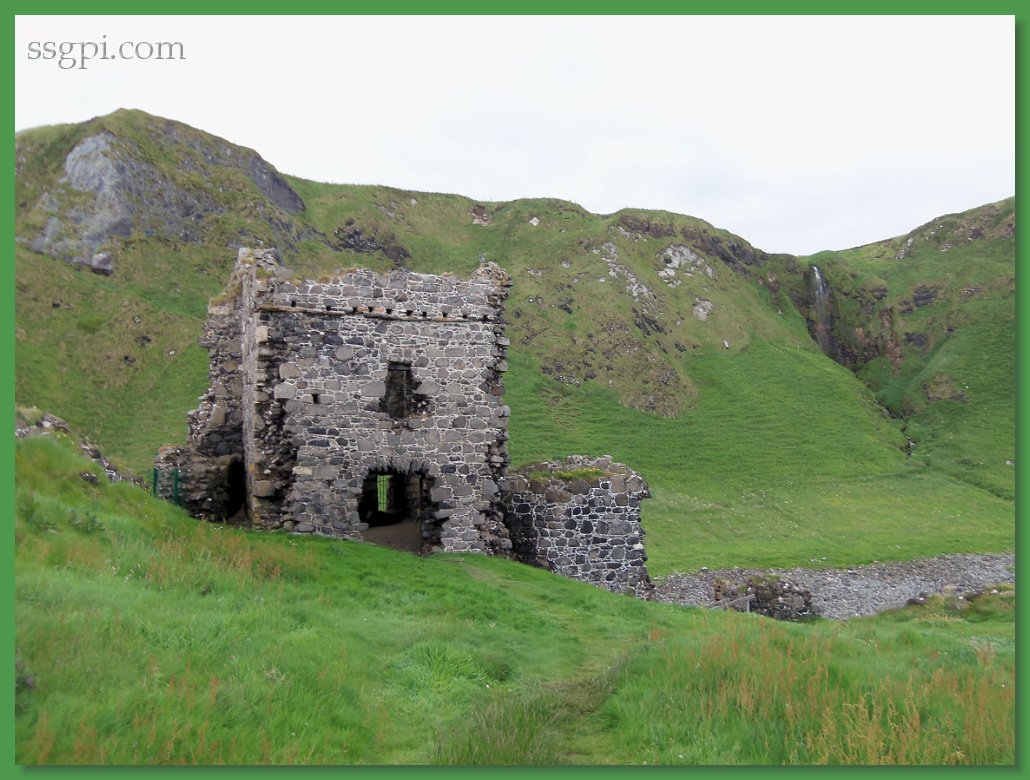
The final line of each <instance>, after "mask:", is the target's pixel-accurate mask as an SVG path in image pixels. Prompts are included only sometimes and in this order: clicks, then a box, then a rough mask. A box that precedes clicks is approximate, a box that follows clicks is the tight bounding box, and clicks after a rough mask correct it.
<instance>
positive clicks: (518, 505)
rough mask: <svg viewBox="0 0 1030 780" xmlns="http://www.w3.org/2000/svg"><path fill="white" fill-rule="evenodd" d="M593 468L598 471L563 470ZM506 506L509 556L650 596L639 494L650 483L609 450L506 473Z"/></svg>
mask: <svg viewBox="0 0 1030 780" xmlns="http://www.w3.org/2000/svg"><path fill="white" fill-rule="evenodd" d="M582 469H595V470H598V471H601V472H603V475H599V476H587V477H585V478H584V477H579V478H568V477H567V476H563V472H570V471H574V470H582ZM508 481H509V486H510V492H509V493H508V494H506V495H505V497H504V501H505V509H506V514H507V522H508V527H509V529H510V532H511V538H512V550H513V554H514V556H515V557H516V558H517V559H518V560H520V561H522V562H524V563H529V564H532V565H534V566H539V567H541V568H545V569H549V570H550V571H553V572H555V573H556V574H561V575H562V576H565V577H570V578H571V579H576V580H582V581H584V582H589V583H591V584H593V585H597V586H599V587H603V588H607V589H608V590H611V591H614V592H616V593H630V594H633V595H635V596H638V597H641V598H651V597H652V595H653V593H654V585H653V584H652V582H651V579H650V577H649V576H648V573H647V566H646V561H647V553H646V551H645V549H644V530H643V528H642V526H641V524H640V500H641V499H643V498H647V497H648V496H649V495H650V494H649V493H648V488H647V483H646V482H645V481H644V479H643V478H642V477H641V476H640V475H639V474H637V473H636V472H634V471H633V470H632V469H630V468H629V467H628V466H625V465H623V464H621V463H613V462H612V459H611V457H610V456H605V457H602V458H587V457H583V456H570V457H568V458H566V459H565V460H563V461H558V462H555V463H544V464H533V465H531V466H525V467H522V468H520V469H518V472H517V473H516V472H512V473H511V474H510V475H509V479H508Z"/></svg>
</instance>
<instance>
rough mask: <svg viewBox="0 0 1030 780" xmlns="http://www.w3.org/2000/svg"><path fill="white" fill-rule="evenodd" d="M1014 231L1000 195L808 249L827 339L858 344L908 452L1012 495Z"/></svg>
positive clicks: (863, 367) (864, 375) (864, 372)
mask: <svg viewBox="0 0 1030 780" xmlns="http://www.w3.org/2000/svg"><path fill="white" fill-rule="evenodd" d="M1014 235H1015V199H1014V198H1009V199H1007V200H1004V201H999V202H998V203H991V204H988V205H985V206H982V207H980V208H976V209H971V210H970V211H967V212H963V213H962V214H951V215H947V216H944V217H940V218H938V219H935V220H933V221H932V222H930V223H928V224H926V225H923V226H922V227H920V228H917V229H916V230H913V231H912V232H911V233H909V234H907V235H904V236H899V237H897V238H894V239H889V240H886V241H881V242H878V243H876V244H870V245H868V246H864V247H858V248H855V249H850V250H845V251H842V252H825V253H822V254H820V255H816V256H813V257H811V258H807V260H808V262H810V263H812V264H818V265H819V266H820V268H822V269H823V271H824V273H825V276H826V279H827V281H828V283H829V284H830V287H831V289H832V290H834V292H835V296H834V297H835V303H836V308H837V313H838V321H837V323H835V330H836V334H835V335H836V337H837V338H838V339H839V340H840V341H841V342H843V343H844V344H845V345H846V346H847V348H848V349H850V350H852V351H853V352H855V353H858V355H859V357H858V360H857V361H856V362H857V365H856V366H855V367H856V368H857V369H858V376H859V377H860V378H861V379H862V380H863V381H864V382H865V383H866V384H867V385H869V386H870V387H871V388H872V389H873V390H874V392H876V398H877V401H878V402H879V403H881V404H883V405H884V406H885V407H886V408H887V409H889V410H890V411H891V412H892V414H894V415H895V416H896V417H898V418H901V419H903V420H904V423H905V426H906V430H905V432H906V435H907V436H908V437H910V438H911V439H912V440H913V441H914V442H915V447H914V448H913V456H914V458H915V459H916V460H917V461H918V462H921V463H925V464H927V465H930V466H932V467H934V468H935V469H939V470H941V471H944V472H946V473H948V474H950V475H952V476H954V477H956V478H958V479H961V480H963V481H965V482H969V483H970V484H973V485H977V486H979V487H982V488H984V489H985V490H988V491H990V492H993V493H996V494H997V495H999V496H1003V497H1006V498H1012V497H1013V496H1014V495H1015V469H1014V468H1013V464H1014V461H1015V406H1016V404H1015V354H1016V343H1015V333H1016V293H1015V241H1014ZM888 342H890V343H889V345H888ZM863 350H864V351H866V353H867V354H866V358H868V359H863V358H862V356H861V353H862V352H863Z"/></svg>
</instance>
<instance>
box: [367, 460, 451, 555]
mask: <svg viewBox="0 0 1030 780" xmlns="http://www.w3.org/2000/svg"><path fill="white" fill-rule="evenodd" d="M431 486H432V479H431V478H430V477H428V476H426V475H424V474H421V473H419V472H415V473H412V474H408V473H402V472H400V471H397V470H394V469H382V470H376V471H370V472H369V473H368V474H367V475H366V476H365V480H364V482H363V484H362V489H361V497H360V499H359V500H358V515H359V516H360V517H361V522H363V523H367V524H368V529H367V530H365V531H363V532H362V533H361V538H362V539H363V540H364V541H366V542H372V543H373V544H381V545H383V546H385V547H392V548H394V549H397V550H407V551H409V552H415V553H421V552H423V551H424V550H425V549H426V548H427V547H428V546H430V545H432V543H433V541H434V540H433V536H434V529H435V531H436V533H435V536H436V537H437V538H436V540H435V541H437V542H439V529H438V528H436V526H435V524H434V523H433V518H432V508H433V505H432V502H431V501H430V500H429V490H430V488H431Z"/></svg>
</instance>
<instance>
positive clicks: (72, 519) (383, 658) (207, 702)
mask: <svg viewBox="0 0 1030 780" xmlns="http://www.w3.org/2000/svg"><path fill="white" fill-rule="evenodd" d="M86 464H87V462H86V461H85V460H83V459H82V458H81V457H80V456H79V454H78V453H76V452H74V451H73V450H72V448H71V447H70V446H68V445H65V444H62V443H61V442H60V441H58V440H57V439H54V438H52V437H38V438H34V439H28V440H23V441H20V442H19V443H18V447H17V469H18V489H17V509H18V511H17V519H16V528H15V531H16V533H15V543H16V549H17V560H18V566H17V571H16V599H17V605H18V618H17V626H16V635H15V642H16V648H17V652H18V657H19V668H18V670H17V686H16V687H17V690H16V716H15V728H16V733H15V739H16V751H17V753H16V760H17V762H18V763H20V764H28V765H32V764H123V763H132V764H153V763H161V764H179V763H186V764H262V763H265V764H336V763H344V764H493V765H497V764H525V765H532V764H541V765H554V764H568V763H576V764H635V765H639V764H644V763H647V764H780V763H798V764H809V763H828V764H833V763H859V764H902V763H932V764H938V763H939V764H992V763H1002V764H1004V763H1012V762H1013V761H1014V756H1015V723H1014V696H1015V643H1014V625H1015V624H1014V609H1013V607H1014V591H1013V590H1012V589H1011V588H1001V589H1000V591H999V592H998V593H997V594H995V595H985V596H983V597H981V598H978V599H976V600H974V601H972V602H971V603H969V604H968V605H965V606H964V608H961V609H958V608H956V607H955V606H952V605H949V604H948V603H945V602H944V601H943V600H937V601H935V602H933V603H932V604H931V605H930V606H928V607H926V608H923V609H916V608H908V609H905V610H902V611H899V612H896V613H889V614H884V615H881V616H877V617H874V618H865V619H856V620H852V621H848V622H846V623H835V622H831V621H820V620H815V621H812V622H809V623H804V624H783V623H774V622H772V621H769V620H767V619H764V618H759V617H757V616H754V615H745V614H738V613H723V612H711V611H706V610H700V609H683V608H679V607H675V606H672V605H663V604H654V603H647V602H641V601H638V600H635V599H632V598H629V597H625V596H619V595H615V594H611V593H608V592H607V591H604V590H601V589H597V588H593V587H590V586H588V585H585V584H582V583H577V582H573V581H570V580H564V579H561V578H558V577H555V576H553V575H551V574H549V573H547V572H544V571H542V570H538V569H533V568H530V567H526V566H522V565H519V564H515V563H512V562H509V561H505V560H501V559H497V558H488V557H486V556H476V555H437V556H433V557H430V558H417V557H413V556H411V555H408V554H406V553H400V552H395V551H391V550H387V549H385V548H378V547H375V546H371V545H363V544H359V543H352V542H343V541H335V540H330V539H319V538H299V537H290V536H285V535H274V534H273V535H269V534H261V533H255V532H248V531H243V530H238V529H231V528H227V527H219V526H213V525H208V524H198V523H197V522H195V521H193V520H191V519H189V518H187V517H185V516H184V515H183V514H182V513H181V512H180V511H179V510H178V509H176V508H175V507H173V506H171V505H169V504H167V503H164V502H159V501H155V500H153V499H151V498H150V497H149V496H148V495H147V494H146V493H145V492H144V491H141V490H139V489H138V488H134V487H131V486H129V485H109V484H107V483H106V481H105V480H104V479H103V478H102V477H101V478H100V480H99V481H98V482H97V483H96V484H91V483H89V482H87V481H86V480H84V479H82V477H81V476H80V475H81V473H82V472H83V471H84V470H86V469H87V465H86Z"/></svg>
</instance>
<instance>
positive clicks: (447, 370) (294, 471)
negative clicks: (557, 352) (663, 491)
mask: <svg viewBox="0 0 1030 780" xmlns="http://www.w3.org/2000/svg"><path fill="white" fill-rule="evenodd" d="M288 274H289V272H288V271H287V270H286V269H284V268H282V267H281V265H280V263H279V258H278V255H277V254H276V253H275V251H274V250H248V249H241V250H240V255H239V259H238V261H237V264H236V268H235V271H234V273H233V276H232V278H231V280H230V283H229V286H228V288H227V293H226V295H225V296H223V297H222V298H221V299H218V300H216V301H214V302H213V303H212V305H211V307H210V308H209V317H208V322H207V326H206V330H205V335H204V338H203V341H202V343H204V345H205V346H207V347H208V349H209V350H210V351H211V364H210V378H211V387H210V389H209V391H208V392H207V394H205V395H204V396H202V397H201V399H200V401H201V403H200V406H199V408H198V409H197V410H196V411H194V412H192V413H190V415H189V428H190V433H189V438H188V441H187V444H186V446H185V447H166V448H162V450H161V452H160V453H159V455H158V458H157V460H156V464H157V467H158V469H159V470H165V471H171V470H172V469H175V468H178V469H179V474H180V477H179V483H178V484H179V486H180V491H179V494H180V502H181V503H183V504H184V505H185V506H186V507H187V508H188V509H189V510H190V511H191V513H192V514H194V515H195V516H197V517H202V518H207V519H212V520H236V521H237V522H247V523H249V524H251V525H253V526H255V527H259V528H265V529H269V530H272V529H283V530H286V531H290V532H293V533H314V534H320V535H328V536H335V537H339V538H345V539H354V540H361V539H364V538H365V535H366V534H368V537H369V538H374V539H381V540H388V543H393V544H397V545H399V546H402V548H403V549H415V550H420V551H423V552H429V551H433V550H448V551H465V550H468V551H482V552H490V553H504V554H508V553H509V552H510V553H511V554H512V555H513V556H514V557H516V558H517V559H518V560H521V561H523V562H525V563H529V564H532V565H536V566H541V567H544V568H547V569H550V570H551V571H554V572H556V573H558V574H561V575H564V576H566V577H571V578H573V579H579V580H584V581H586V582H590V583H593V584H595V585H598V586H600V587H605V588H608V589H609V590H613V591H616V592H625V593H632V594H635V595H637V596H642V597H645V598H647V597H650V595H651V594H652V592H653V585H652V583H651V581H650V579H649V577H648V574H647V568H646V565H645V563H646V560H647V554H646V553H645V551H644V545H643V536H644V532H643V529H642V528H641V525H640V500H641V499H643V498H646V497H647V496H648V490H647V485H646V483H645V482H644V480H643V479H642V478H641V477H640V475H639V474H637V473H635V472H633V471H632V470H631V469H629V468H628V467H627V466H624V465H622V464H619V463H612V459H611V458H610V457H604V458H595V459H590V458H585V457H581V456H572V457H570V458H567V459H565V460H564V461H561V462H558V463H547V464H537V465H535V466H530V467H526V468H524V469H521V470H520V473H518V474H514V475H512V476H511V477H510V478H509V476H508V475H507V467H508V465H509V459H508V452H507V441H508V418H509V414H510V410H509V408H508V407H507V406H505V404H504V400H503V393H504V385H503V381H502V377H503V374H504V372H505V371H506V370H507V367H508V366H507V362H506V355H507V348H508V343H509V342H508V339H507V338H505V336H504V324H503V306H504V301H505V298H506V297H507V292H508V291H507V288H508V286H509V285H510V279H509V277H508V275H507V274H505V273H504V271H502V270H501V269H500V268H498V267H497V266H495V265H494V264H492V263H486V264H483V265H481V266H480V267H479V268H478V269H477V271H476V272H475V273H474V274H473V275H472V277H471V278H470V279H459V278H457V277H454V276H450V275H443V276H434V275H429V274H416V273H410V272H393V273H389V274H378V273H375V272H372V271H368V270H358V271H353V272H350V273H347V274H344V275H342V276H339V277H336V278H334V279H332V280H330V281H327V282H316V281H305V282H297V281H294V280H291V279H289V278H287V277H288ZM570 472H571V473H570ZM384 481H385V482H384ZM398 518H401V519H400V520H398ZM401 521H403V522H404V523H409V522H410V526H406V527H405V530H404V533H405V534H407V533H408V528H410V530H411V533H413V534H414V536H413V537H408V536H404V541H403V544H402V543H401V542H399V541H398V539H399V536H398V531H397V530H396V528H397V527H399V524H400V523H401ZM372 526H374V527H372ZM370 527H371V528H370ZM384 528H385V529H386V530H385V531H384Z"/></svg>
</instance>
